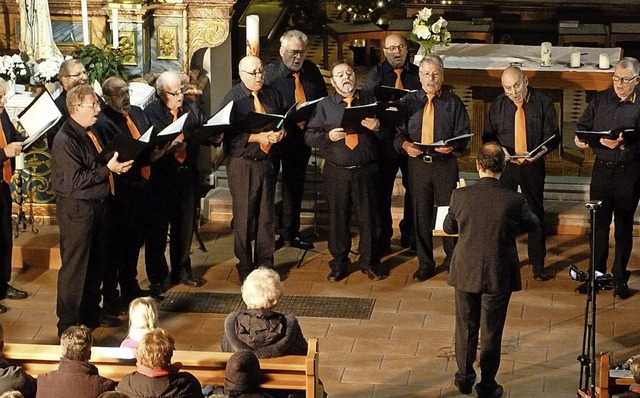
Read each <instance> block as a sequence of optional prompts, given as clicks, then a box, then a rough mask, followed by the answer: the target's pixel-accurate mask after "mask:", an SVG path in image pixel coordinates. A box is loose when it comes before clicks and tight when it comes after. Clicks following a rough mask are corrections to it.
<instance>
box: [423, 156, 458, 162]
mask: <svg viewBox="0 0 640 398" xmlns="http://www.w3.org/2000/svg"><path fill="white" fill-rule="evenodd" d="M450 158H451V156H431V155H422V156H421V157H420V159H422V161H423V162H425V163H433V162H439V161H441V160H447V159H450Z"/></svg>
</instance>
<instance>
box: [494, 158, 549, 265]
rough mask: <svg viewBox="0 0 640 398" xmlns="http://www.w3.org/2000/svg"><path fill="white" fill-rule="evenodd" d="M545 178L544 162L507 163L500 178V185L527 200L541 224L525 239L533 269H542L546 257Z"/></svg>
mask: <svg viewBox="0 0 640 398" xmlns="http://www.w3.org/2000/svg"><path fill="white" fill-rule="evenodd" d="M545 177H546V172H545V167H544V160H542V159H541V160H539V161H537V162H534V163H524V164H522V165H517V164H514V163H507V165H506V167H505V170H504V173H503V174H502V176H500V185H502V186H503V187H506V188H509V189H511V190H513V191H517V190H518V185H519V186H520V190H521V191H522V194H523V195H524V197H525V199H526V200H527V204H528V205H529V208H530V209H531V211H532V212H533V214H535V215H536V216H537V217H538V218H539V219H540V223H541V224H542V226H541V228H536V229H535V230H533V231H531V232H529V235H528V237H527V252H528V255H529V261H531V265H532V266H533V268H534V269H542V268H544V258H545V257H546V255H547V244H546V241H545V229H544V180H545Z"/></svg>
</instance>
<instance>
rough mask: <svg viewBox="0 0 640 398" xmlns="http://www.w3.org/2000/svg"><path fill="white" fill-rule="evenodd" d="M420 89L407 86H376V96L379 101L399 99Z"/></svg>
mask: <svg viewBox="0 0 640 398" xmlns="http://www.w3.org/2000/svg"><path fill="white" fill-rule="evenodd" d="M416 91H418V90H408V89H406V88H395V87H391V86H376V89H375V96H376V99H377V100H378V101H384V102H389V101H397V100H399V99H401V98H403V97H404V96H405V95H407V94H409V93H413V92H416Z"/></svg>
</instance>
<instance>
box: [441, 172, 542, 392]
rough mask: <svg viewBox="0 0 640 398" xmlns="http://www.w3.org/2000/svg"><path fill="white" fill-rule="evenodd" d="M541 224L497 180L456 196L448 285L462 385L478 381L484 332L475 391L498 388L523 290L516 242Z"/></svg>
mask: <svg viewBox="0 0 640 398" xmlns="http://www.w3.org/2000/svg"><path fill="white" fill-rule="evenodd" d="M538 225H539V220H538V218H537V217H536V216H535V215H534V214H533V213H532V212H531V210H530V209H529V206H528V205H527V202H526V201H525V198H524V196H523V195H522V194H519V193H516V192H513V191H511V190H509V189H507V188H503V187H501V186H500V181H499V180H497V179H496V178H491V177H485V178H481V179H480V180H479V181H478V183H476V184H475V185H472V186H468V187H465V188H460V189H456V190H454V191H453V193H452V195H451V202H450V207H449V213H448V214H447V217H446V219H445V222H444V230H445V232H447V233H450V234H454V233H458V234H459V238H458V243H457V245H456V247H455V249H454V252H453V258H452V260H451V267H450V269H449V281H448V283H449V285H451V286H453V287H455V289H456V361H457V364H458V372H457V373H456V376H455V377H456V382H457V383H458V384H463V385H469V384H470V385H473V382H474V381H475V378H476V373H475V370H474V369H473V363H474V361H475V359H476V350H477V347H478V331H479V330H480V331H481V333H482V342H481V353H480V369H481V371H482V381H481V382H480V384H479V386H478V387H477V388H478V389H482V390H484V391H490V390H493V389H495V387H496V386H497V383H496V381H495V376H496V374H497V372H498V367H499V366H500V345H501V340H502V331H503V329H504V323H505V318H506V316H507V306H508V304H509V299H510V297H511V293H512V292H515V291H518V290H520V289H521V288H522V285H521V280H520V267H519V261H518V251H517V248H516V240H515V239H516V237H517V236H518V235H519V234H521V233H523V232H526V231H529V230H532V229H535V228H537V227H538Z"/></svg>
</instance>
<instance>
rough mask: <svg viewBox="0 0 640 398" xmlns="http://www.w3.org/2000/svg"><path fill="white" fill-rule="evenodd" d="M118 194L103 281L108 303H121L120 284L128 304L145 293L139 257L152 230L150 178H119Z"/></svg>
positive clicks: (111, 208) (112, 202) (113, 200)
mask: <svg viewBox="0 0 640 398" xmlns="http://www.w3.org/2000/svg"><path fill="white" fill-rule="evenodd" d="M115 191H116V194H115V196H112V197H110V200H109V203H108V205H109V215H110V217H111V223H110V224H111V228H110V230H109V250H108V252H107V264H110V266H111V270H110V272H105V274H104V278H103V281H102V295H103V297H104V304H105V306H106V305H113V306H117V305H118V302H119V301H118V290H117V289H118V285H120V294H121V296H122V302H123V303H124V304H127V303H129V302H131V300H133V299H134V298H136V297H138V296H139V295H140V293H141V289H140V285H138V279H137V278H138V257H139V254H140V249H141V248H142V245H143V244H144V241H145V238H146V236H147V231H148V230H149V223H150V222H151V219H152V214H151V212H150V211H149V209H150V204H151V186H150V185H148V183H147V182H146V181H134V182H130V181H117V183H116V189H115Z"/></svg>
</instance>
